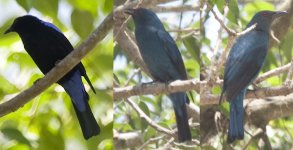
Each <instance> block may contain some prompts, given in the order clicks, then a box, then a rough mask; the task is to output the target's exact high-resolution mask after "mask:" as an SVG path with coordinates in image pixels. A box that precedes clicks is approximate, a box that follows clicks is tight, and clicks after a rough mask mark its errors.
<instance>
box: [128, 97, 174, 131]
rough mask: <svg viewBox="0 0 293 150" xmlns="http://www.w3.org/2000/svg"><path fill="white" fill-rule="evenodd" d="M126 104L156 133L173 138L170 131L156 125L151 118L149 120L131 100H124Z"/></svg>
mask: <svg viewBox="0 0 293 150" xmlns="http://www.w3.org/2000/svg"><path fill="white" fill-rule="evenodd" d="M125 102H127V103H128V104H129V105H130V106H131V107H132V108H133V109H134V110H135V111H136V113H137V114H138V115H139V117H140V118H142V119H143V120H145V121H146V122H147V123H148V124H149V125H150V126H151V127H153V128H155V129H156V130H157V131H159V132H162V133H164V134H167V135H169V136H172V137H175V133H174V131H172V130H168V129H166V128H164V127H162V126H160V125H158V124H156V123H155V122H154V121H153V120H152V119H151V118H149V117H148V116H147V115H146V114H145V113H144V112H143V111H142V110H141V109H140V108H139V107H138V106H137V105H136V104H135V103H134V102H133V101H132V100H130V99H125Z"/></svg>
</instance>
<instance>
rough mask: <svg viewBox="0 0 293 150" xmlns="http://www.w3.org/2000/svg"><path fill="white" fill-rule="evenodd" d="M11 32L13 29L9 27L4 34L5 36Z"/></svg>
mask: <svg viewBox="0 0 293 150" xmlns="http://www.w3.org/2000/svg"><path fill="white" fill-rule="evenodd" d="M12 31H13V29H12V27H10V28H9V29H7V30H6V31H5V32H4V34H7V33H9V32H12Z"/></svg>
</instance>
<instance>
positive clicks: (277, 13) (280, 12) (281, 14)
mask: <svg viewBox="0 0 293 150" xmlns="http://www.w3.org/2000/svg"><path fill="white" fill-rule="evenodd" d="M287 14H288V13H287V12H286V11H276V13H275V14H274V15H273V18H274V19H276V18H279V17H281V16H284V15H287Z"/></svg>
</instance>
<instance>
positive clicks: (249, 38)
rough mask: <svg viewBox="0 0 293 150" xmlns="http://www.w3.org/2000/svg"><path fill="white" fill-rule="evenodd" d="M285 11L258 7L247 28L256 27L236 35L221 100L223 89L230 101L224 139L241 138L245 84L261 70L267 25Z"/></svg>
mask: <svg viewBox="0 0 293 150" xmlns="http://www.w3.org/2000/svg"><path fill="white" fill-rule="evenodd" d="M284 14H286V12H281V11H261V12H258V13H256V14H255V15H254V17H253V18H252V20H251V21H250V22H249V23H248V25H247V26H246V29H247V28H249V27H251V26H253V25H256V27H255V28H254V29H253V30H251V31H249V32H247V33H245V34H244V35H242V36H240V37H238V38H237V39H236V41H235V43H234V45H233V46H232V48H231V51H230V53H229V56H228V59H227V62H226V65H225V71H224V84H223V88H222V93H221V97H220V102H221V100H222V97H223V95H224V93H225V94H226V97H227V100H228V101H229V102H230V123H229V130H228V137H227V142H228V143H232V142H233V141H235V140H236V139H243V137H244V129H243V117H244V116H243V115H244V109H243V99H244V97H245V94H246V90H247V87H248V86H249V85H250V84H251V83H252V82H253V81H254V79H255V78H256V77H257V75H258V74H259V72H260V69H261V67H262V66H263V63H264V61H265V57H266V55H267V52H268V44H269V36H270V26H271V24H272V22H273V20H274V19H276V18H278V17H280V16H282V15H284Z"/></svg>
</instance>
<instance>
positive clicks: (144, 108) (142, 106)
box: [138, 101, 150, 132]
mask: <svg viewBox="0 0 293 150" xmlns="http://www.w3.org/2000/svg"><path fill="white" fill-rule="evenodd" d="M138 106H139V108H140V109H141V110H142V111H143V112H144V113H145V114H146V115H147V116H150V110H149V108H148V106H147V105H146V104H145V103H144V102H143V101H140V102H139V104H138ZM147 127H148V123H147V122H146V121H145V120H143V119H141V131H142V132H144V131H145V129H146V128H147Z"/></svg>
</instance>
